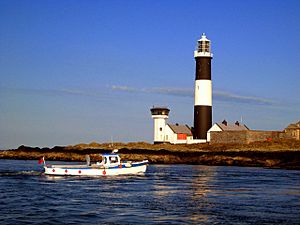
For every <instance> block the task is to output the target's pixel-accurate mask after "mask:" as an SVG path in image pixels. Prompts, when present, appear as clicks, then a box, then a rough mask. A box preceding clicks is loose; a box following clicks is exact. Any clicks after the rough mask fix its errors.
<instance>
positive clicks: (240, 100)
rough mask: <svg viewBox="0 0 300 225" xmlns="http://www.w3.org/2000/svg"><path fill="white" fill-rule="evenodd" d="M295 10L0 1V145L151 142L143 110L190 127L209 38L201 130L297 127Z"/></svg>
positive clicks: (299, 41)
mask: <svg viewBox="0 0 300 225" xmlns="http://www.w3.org/2000/svg"><path fill="white" fill-rule="evenodd" d="M299 11H300V2H299V1H297V0H295V1H291V0H286V1H276V0H264V1H261V0H252V1H250V0H246V1H238V0H236V1H221V0H220V1H198V0H195V1H191V0H187V1H174V0H172V1H169V0H164V1H146V0H144V1H143V0H142V1H137V0H129V1H114V0H112V1H54V0H52V1H30V0H27V1H21V0H20V1H14V0H9V1H6V0H2V1H0V78H1V79H0V134H1V135H0V148H1V149H7V148H15V147H18V146H19V145H22V144H24V145H30V146H41V147H43V146H49V147H52V146H55V145H69V144H77V143H82V142H83V143H89V142H92V141H96V142H110V141H111V139H113V141H124V142H131V141H147V142H152V137H153V134H152V133H153V128H152V126H153V124H152V119H151V115H150V111H149V110H150V108H151V107H152V106H153V105H155V106H168V107H169V108H170V109H171V112H170V118H169V122H171V123H177V122H178V123H183V124H188V125H192V124H193V101H194V100H193V88H194V78H195V61H194V58H193V51H194V49H195V47H196V41H197V40H198V39H199V38H200V37H201V34H202V33H203V32H205V33H206V35H207V37H208V38H209V39H210V40H211V41H212V52H213V54H214V58H213V64H212V80H213V92H214V94H213V121H214V122H219V121H221V120H223V119H227V120H228V121H230V122H234V121H236V120H240V119H241V117H242V119H243V122H244V123H245V124H247V126H248V127H250V128H251V129H263V130H282V129H284V128H285V127H286V126H287V125H288V124H289V123H292V122H296V121H298V120H300V98H299V97H300V89H299V84H300V66H299V62H300V13H299Z"/></svg>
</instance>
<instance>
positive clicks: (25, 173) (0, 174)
mask: <svg viewBox="0 0 300 225" xmlns="http://www.w3.org/2000/svg"><path fill="white" fill-rule="evenodd" d="M41 174H42V172H39V171H34V170H30V171H11V170H4V171H0V177H12V176H20V175H21V176H39V175H41Z"/></svg>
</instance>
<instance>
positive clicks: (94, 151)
mask: <svg viewBox="0 0 300 225" xmlns="http://www.w3.org/2000/svg"><path fill="white" fill-rule="evenodd" d="M276 146H277V148H275V147H276ZM113 148H118V149H119V154H120V155H121V157H122V159H124V160H133V161H137V160H143V159H148V160H149V161H150V163H154V164H201V165H213V166H215V165H218V166H220V165H222V166H250V167H268V168H284V169H296V170H299V169H300V142H299V141H293V142H288V143H287V142H282V143H278V142H274V143H270V142H261V143H255V144H252V145H251V144H250V145H243V146H242V145H222V146H220V145H214V146H212V145H208V144H199V145H193V146H190V145H188V146H187V145H176V146H175V145H169V144H163V145H152V144H148V143H128V144H123V143H117V144H114V146H110V145H109V144H97V143H91V144H81V145H75V146H67V147H59V146H56V147H53V148H38V147H36V148H32V147H26V146H20V147H19V148H18V149H15V150H6V151H0V159H19V160H38V159H40V158H41V157H43V156H44V157H45V159H46V160H47V161H82V162H83V161H85V155H86V154H88V155H90V157H91V160H92V161H99V160H100V156H99V154H101V153H108V152H111V150H112V149H113Z"/></svg>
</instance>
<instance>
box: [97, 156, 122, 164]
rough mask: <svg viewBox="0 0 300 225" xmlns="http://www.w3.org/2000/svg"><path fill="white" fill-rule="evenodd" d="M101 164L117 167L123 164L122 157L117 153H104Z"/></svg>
mask: <svg viewBox="0 0 300 225" xmlns="http://www.w3.org/2000/svg"><path fill="white" fill-rule="evenodd" d="M101 164H102V165H103V166H105V167H115V166H119V165H120V164H121V159H120V156H119V155H116V154H103V155H102V162H101Z"/></svg>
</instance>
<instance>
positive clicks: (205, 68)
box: [193, 33, 213, 140]
mask: <svg viewBox="0 0 300 225" xmlns="http://www.w3.org/2000/svg"><path fill="white" fill-rule="evenodd" d="M212 57H213V54H212V53H211V46H210V40H208V39H207V38H206V36H205V34H204V33H203V34H202V37H201V39H199V40H198V45H197V49H196V50H195V51H194V58H195V60H196V78H195V104H194V131H193V138H194V140H195V139H197V140H206V139H207V131H208V130H209V129H210V128H211V126H212V82H211V59H212Z"/></svg>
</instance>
